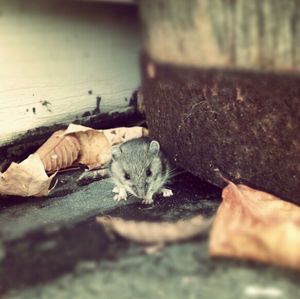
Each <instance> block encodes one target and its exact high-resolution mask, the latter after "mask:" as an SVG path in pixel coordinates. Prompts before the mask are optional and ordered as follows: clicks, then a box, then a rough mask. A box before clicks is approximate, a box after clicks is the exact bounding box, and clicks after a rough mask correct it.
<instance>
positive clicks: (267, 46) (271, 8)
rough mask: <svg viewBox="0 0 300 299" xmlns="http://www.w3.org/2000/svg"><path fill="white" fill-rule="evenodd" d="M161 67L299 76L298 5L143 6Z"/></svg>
mask: <svg viewBox="0 0 300 299" xmlns="http://www.w3.org/2000/svg"><path fill="white" fill-rule="evenodd" d="M139 3H140V10H141V16H142V20H143V24H144V30H145V45H146V49H147V52H148V53H149V54H150V55H151V57H152V58H153V59H155V60H156V61H158V62H170V63H176V64H184V65H193V66H202V67H210V66H215V67H234V68H246V69H260V70H284V71H289V72H290V71H299V70H300V51H299V48H300V1H299V0H285V1H282V0H251V1H249V0H186V1H181V0H164V1H162V0H152V1H147V0H140V1H139Z"/></svg>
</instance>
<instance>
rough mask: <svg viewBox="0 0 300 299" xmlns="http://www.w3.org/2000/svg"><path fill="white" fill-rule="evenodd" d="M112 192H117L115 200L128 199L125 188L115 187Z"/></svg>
mask: <svg viewBox="0 0 300 299" xmlns="http://www.w3.org/2000/svg"><path fill="white" fill-rule="evenodd" d="M112 192H113V193H116V195H115V196H114V200H116V201H120V200H127V193H126V190H125V189H123V188H120V187H114V189H113V190H112Z"/></svg>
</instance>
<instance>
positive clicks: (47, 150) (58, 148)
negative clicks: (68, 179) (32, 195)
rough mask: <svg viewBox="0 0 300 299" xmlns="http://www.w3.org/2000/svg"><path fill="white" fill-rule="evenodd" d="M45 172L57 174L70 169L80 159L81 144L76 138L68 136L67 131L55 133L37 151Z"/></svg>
mask: <svg viewBox="0 0 300 299" xmlns="http://www.w3.org/2000/svg"><path fill="white" fill-rule="evenodd" d="M36 153H37V154H38V155H39V156H40V158H41V160H42V162H43V164H44V167H45V170H46V171H49V172H55V171H57V170H59V169H63V168H67V167H70V166H71V165H72V164H73V163H74V162H75V161H76V160H77V159H78V157H79V153H80V143H79V141H78V139H77V138H76V137H75V136H72V135H66V134H65V130H59V131H56V132H54V133H53V134H52V135H51V137H50V138H49V139H48V140H47V141H46V142H45V143H44V144H43V145H42V146H41V147H40V148H39V149H38V150H37V151H36Z"/></svg>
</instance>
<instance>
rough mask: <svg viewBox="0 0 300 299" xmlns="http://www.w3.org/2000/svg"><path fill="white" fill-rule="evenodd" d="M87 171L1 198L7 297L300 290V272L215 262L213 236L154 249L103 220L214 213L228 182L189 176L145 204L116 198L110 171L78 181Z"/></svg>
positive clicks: (83, 298)
mask: <svg viewBox="0 0 300 299" xmlns="http://www.w3.org/2000/svg"><path fill="white" fill-rule="evenodd" d="M79 175H80V172H79V171H75V172H72V173H70V172H66V173H64V174H62V175H60V176H59V177H58V180H59V182H58V185H57V188H56V189H55V190H54V192H53V193H52V195H51V196H50V197H48V198H28V199H24V198H3V199H1V201H0V211H1V212H0V297H1V298H7V299H17V298H20V299H23V298H24V299H25V298H26V299H27V298H28V299H40V298H41V299H44V298H45V299H48V298H49V299H50V298H51V299H52V298H55V299H59V298H70V299H71V298H72V299H77V298H78V299H89V298H103V299H107V298H112V299H115V298H122V299H126V298H128V299H129V298H130V299H134V298H144V299H146V298H149V299H150V298H151V299H152V298H203V299H206V298H207V299H210V298H220V299H222V298H228V299H229V298H291V299H294V298H295V299H296V298H300V289H299V286H300V276H299V273H297V272H294V271H290V270H286V269H282V268H278V267H271V266H265V265H259V264H255V263H251V262H244V261H233V260H212V259H210V258H209V257H208V254H207V236H200V237H198V238H195V239H193V240H190V241H187V242H182V243H178V244H173V245H169V246H167V247H166V248H165V249H164V250H163V251H162V252H160V253H159V254H154V255H147V254H145V252H144V250H143V248H142V247H141V246H139V245H136V244H134V243H131V242H128V241H126V240H123V239H120V238H117V240H115V241H112V240H111V239H109V238H108V236H107V235H106V234H105V232H104V231H103V230H102V228H101V227H100V226H99V225H98V224H97V223H95V216H96V215H104V214H109V215H114V216H122V217H123V218H126V219H136V220H142V219H143V220H149V221H163V220H177V219H180V218H188V217H190V216H192V215H195V214H198V213H201V214H203V215H206V216H207V215H212V214H213V213H214V212H215V211H216V209H217V207H218V205H219V203H220V190H219V189H218V188H215V187H213V186H211V185H209V184H207V183H203V182H201V181H199V180H198V179H197V178H195V177H193V176H191V175H188V174H182V175H180V176H178V177H177V178H176V180H175V181H174V182H173V184H172V189H173V191H174V196H173V197H172V198H158V199H157V200H156V201H155V203H154V205H152V206H144V205H142V204H141V203H140V201H139V200H137V199H134V198H131V199H130V200H128V201H127V202H119V203H118V202H115V201H113V199H112V193H111V189H112V184H111V183H110V181H109V179H105V180H102V181H98V182H92V183H90V184H87V185H84V186H78V185H77V183H76V179H77V178H78V176H79Z"/></svg>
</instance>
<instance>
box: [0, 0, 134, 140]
mask: <svg viewBox="0 0 300 299" xmlns="http://www.w3.org/2000/svg"><path fill="white" fill-rule="evenodd" d="M71 3H72V5H70V2H69V1H49V2H47V1H39V0H27V1H25V0H24V1H22V0H11V1H7V2H3V3H2V5H1V15H0V146H3V145H5V144H8V143H10V142H11V141H12V140H14V139H16V138H18V137H19V136H20V135H22V134H24V133H25V132H26V131H27V130H30V129H34V128H37V127H40V126H49V125H53V124H56V123H68V122H71V121H73V120H74V119H75V118H76V117H80V116H82V114H83V113H84V112H85V111H93V110H94V109H95V107H96V97H101V105H100V108H101V111H102V112H111V111H116V110H117V111H118V110H124V109H126V107H128V102H129V98H130V96H131V95H132V93H133V91H134V90H135V89H136V88H137V87H138V86H139V84H140V76H139V66H138V61H139V60H138V55H139V50H140V39H139V25H138V23H137V19H136V18H135V17H134V15H132V12H131V11H130V10H128V7H127V6H122V7H124V8H122V7H120V8H110V7H109V6H108V5H105V6H102V5H101V4H100V3H82V2H76V1H74V2H71ZM122 9H124V10H122ZM89 91H91V92H90V93H91V94H90V93H89ZM125 98H127V101H125Z"/></svg>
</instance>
